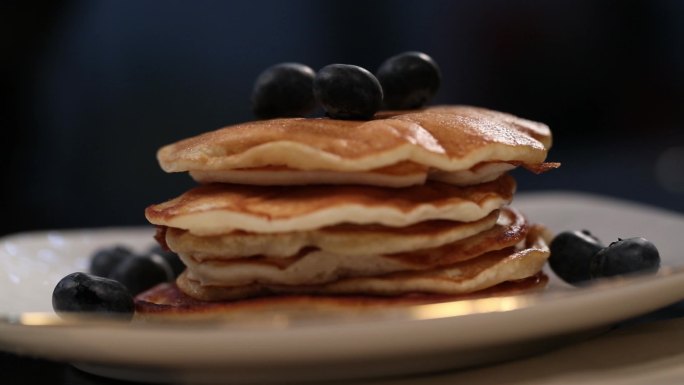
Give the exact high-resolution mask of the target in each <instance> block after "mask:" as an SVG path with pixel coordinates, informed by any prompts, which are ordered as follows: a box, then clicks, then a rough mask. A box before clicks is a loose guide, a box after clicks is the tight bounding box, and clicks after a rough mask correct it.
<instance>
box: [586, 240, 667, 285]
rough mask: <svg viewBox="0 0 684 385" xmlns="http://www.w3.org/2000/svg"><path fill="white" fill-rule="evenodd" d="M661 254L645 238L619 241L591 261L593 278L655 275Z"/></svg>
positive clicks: (597, 254)
mask: <svg viewBox="0 0 684 385" xmlns="http://www.w3.org/2000/svg"><path fill="white" fill-rule="evenodd" d="M659 267H660V254H659V253H658V249H656V247H655V245H653V243H651V242H649V241H648V240H647V239H645V238H641V237H638V238H628V239H618V241H617V242H613V243H611V244H610V245H609V246H608V247H606V248H604V249H601V250H600V251H599V252H598V253H596V255H595V256H594V258H593V259H592V261H591V275H592V278H601V277H612V276H616V275H623V274H631V273H636V272H650V273H655V272H656V271H658V268H659Z"/></svg>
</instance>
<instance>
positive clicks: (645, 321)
mask: <svg viewBox="0 0 684 385" xmlns="http://www.w3.org/2000/svg"><path fill="white" fill-rule="evenodd" d="M65 344H68V341H65ZM503 379H505V380H506V381H505V383H506V384H515V385H517V384H520V385H522V384H526V385H532V384H549V385H550V384H553V385H562V384H574V383H582V384H594V383H595V384H620V385H624V384H648V385H670V384H671V385H675V384H677V385H679V384H682V383H684V301H682V302H679V303H676V304H674V305H671V306H668V307H666V308H664V309H661V310H658V311H656V312H653V313H650V314H647V315H644V316H641V317H638V318H635V319H631V320H627V321H625V322H622V323H620V324H618V325H615V327H613V328H612V329H610V330H609V331H607V332H605V333H603V334H601V335H599V336H595V337H592V338H590V339H587V340H585V341H579V342H577V343H574V344H572V345H568V346H564V347H562V348H558V349H555V350H553V351H550V352H547V353H544V354H539V355H536V356H533V357H529V358H524V359H518V360H514V361H509V362H504V363H500V364H496V365H490V366H485V367H480V368H472V369H466V370H457V371H449V372H443V373H434V374H429V375H422V376H416V377H410V378H402V379H397V378H392V379H376V380H372V381H357V382H354V383H353V384H355V385H362V384H363V385H389V384H393V385H410V384H435V385H446V384H454V383H468V384H469V385H478V384H491V383H502V380H503ZM0 383H2V384H3V385H20V384H22V385H23V384H49V385H62V384H69V385H74V384H76V385H116V384H119V385H123V384H137V383H135V382H128V381H118V380H112V379H107V378H102V377H98V376H94V375H91V374H88V373H84V372H81V371H80V370H78V369H76V368H74V367H72V366H70V365H69V364H67V363H62V362H51V361H46V360H41V359H34V358H30V357H23V356H17V355H13V354H8V353H0ZM335 384H336V385H340V383H339V382H336V383H335Z"/></svg>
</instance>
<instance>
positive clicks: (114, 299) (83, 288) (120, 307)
mask: <svg viewBox="0 0 684 385" xmlns="http://www.w3.org/2000/svg"><path fill="white" fill-rule="evenodd" d="M52 307H53V309H55V311H56V312H57V313H64V312H96V313H106V314H108V315H113V316H120V317H123V318H128V319H130V318H131V317H132V316H133V312H134V310H135V306H134V303H133V296H131V293H130V292H129V291H128V290H127V289H126V287H125V286H124V285H122V284H121V283H119V282H117V281H114V280H112V279H108V278H102V277H98V276H95V275H91V274H86V273H72V274H69V275H67V276H66V277H64V278H62V280H60V281H59V283H57V286H55V289H54V291H53V292H52Z"/></svg>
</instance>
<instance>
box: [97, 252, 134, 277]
mask: <svg viewBox="0 0 684 385" xmlns="http://www.w3.org/2000/svg"><path fill="white" fill-rule="evenodd" d="M132 256H133V251H131V249H129V248H128V247H126V246H121V245H117V246H113V247H108V248H104V249H99V250H97V251H95V253H94V254H93V255H92V257H90V269H89V270H90V273H91V274H95V275H97V276H100V277H109V275H110V274H111V273H112V271H113V270H114V268H115V267H116V266H118V265H119V264H120V263H121V262H122V261H123V260H124V259H127V258H130V257H132Z"/></svg>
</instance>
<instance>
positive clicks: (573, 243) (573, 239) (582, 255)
mask: <svg viewBox="0 0 684 385" xmlns="http://www.w3.org/2000/svg"><path fill="white" fill-rule="evenodd" d="M602 248H603V245H602V244H601V242H600V241H599V240H598V239H597V238H596V237H595V236H593V235H591V233H590V232H589V231H587V230H582V231H566V232H563V233H560V234H558V235H556V237H555V238H554V239H553V241H551V256H550V257H549V266H551V269H552V270H553V272H554V273H556V275H557V276H558V277H560V278H561V279H562V280H564V281H565V282H568V283H571V284H575V283H580V282H583V281H588V280H589V279H591V274H590V272H589V268H590V262H591V259H592V258H593V257H594V255H595V254H596V253H597V252H598V251H599V250H601V249H602Z"/></svg>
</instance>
